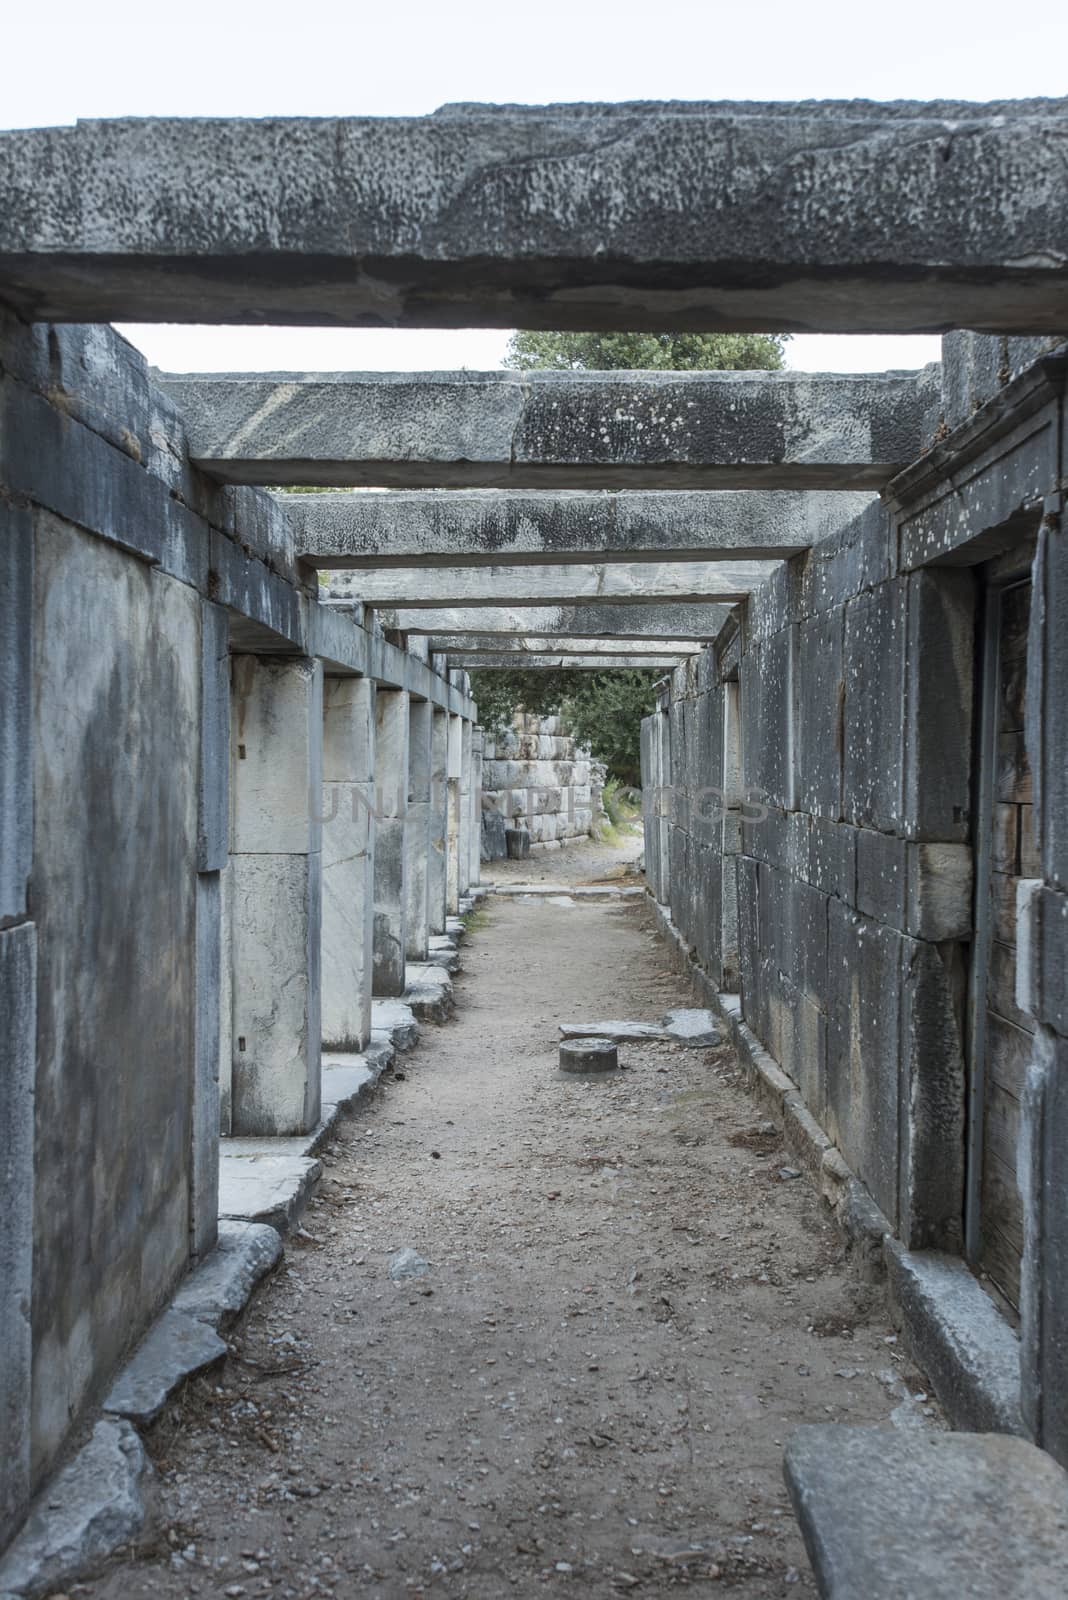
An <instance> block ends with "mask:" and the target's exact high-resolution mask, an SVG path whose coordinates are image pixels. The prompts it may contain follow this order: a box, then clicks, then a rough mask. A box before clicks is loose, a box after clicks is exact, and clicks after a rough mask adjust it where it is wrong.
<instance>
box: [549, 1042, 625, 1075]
mask: <svg viewBox="0 0 1068 1600" xmlns="http://www.w3.org/2000/svg"><path fill="white" fill-rule="evenodd" d="M559 1060H560V1071H561V1072H615V1070H616V1069H617V1067H618V1066H619V1052H618V1050H617V1049H616V1047H615V1045H614V1044H613V1042H612V1041H611V1040H610V1039H605V1038H599V1039H593V1038H590V1039H567V1040H565V1041H564V1043H563V1044H562V1045H561V1046H560V1055H559Z"/></svg>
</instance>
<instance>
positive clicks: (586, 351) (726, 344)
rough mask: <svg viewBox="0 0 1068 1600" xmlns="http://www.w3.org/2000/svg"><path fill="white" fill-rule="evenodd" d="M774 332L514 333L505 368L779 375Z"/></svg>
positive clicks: (779, 350) (778, 341)
mask: <svg viewBox="0 0 1068 1600" xmlns="http://www.w3.org/2000/svg"><path fill="white" fill-rule="evenodd" d="M786 337H787V336H786V335H784V334H778V333H529V332H522V331H521V332H519V333H513V335H512V337H511V339H510V340H509V342H508V351H507V354H506V355H505V358H504V363H503V364H504V366H506V367H518V368H519V369H520V370H521V371H531V370H533V369H534V368H551V369H553V370H555V371H559V372H583V371H598V372H607V371H620V370H623V371H640V370H644V371H647V372H749V371H753V370H763V371H766V372H777V371H778V370H779V369H780V368H781V366H782V364H783V349H784V346H785V343H786Z"/></svg>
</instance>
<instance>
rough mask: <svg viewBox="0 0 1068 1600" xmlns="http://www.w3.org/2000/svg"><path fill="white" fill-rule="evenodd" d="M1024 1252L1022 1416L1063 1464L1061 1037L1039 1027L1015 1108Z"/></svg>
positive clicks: (1067, 1048) (1065, 1193)
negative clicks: (1021, 1096)
mask: <svg viewBox="0 0 1068 1600" xmlns="http://www.w3.org/2000/svg"><path fill="white" fill-rule="evenodd" d="M1020 1124H1021V1142H1020V1156H1019V1167H1018V1171H1019V1180H1020V1190H1021V1195H1022V1197H1023V1204H1024V1251H1023V1268H1022V1272H1021V1282H1020V1316H1021V1326H1020V1342H1021V1348H1022V1361H1021V1372H1022V1378H1023V1383H1022V1402H1023V1410H1024V1416H1025V1418H1026V1421H1027V1424H1028V1427H1029V1428H1030V1429H1031V1430H1032V1432H1033V1434H1034V1437H1035V1439H1036V1440H1037V1442H1038V1443H1039V1444H1041V1445H1042V1446H1043V1447H1044V1448H1045V1449H1046V1450H1049V1451H1050V1453H1051V1454H1052V1455H1054V1456H1055V1457H1056V1458H1057V1460H1058V1461H1059V1462H1060V1463H1061V1465H1062V1466H1065V1465H1068V1388H1066V1386H1065V1383H1064V1373H1065V1370H1066V1363H1068V1304H1066V1303H1068V1189H1066V1186H1065V1183H1064V1152H1065V1150H1066V1149H1068V1040H1066V1039H1064V1038H1062V1037H1060V1036H1058V1035H1057V1034H1056V1033H1054V1032H1053V1030H1052V1029H1051V1028H1044V1027H1040V1028H1039V1029H1038V1032H1037V1034H1036V1037H1035V1043H1034V1048H1033V1050H1032V1054H1031V1060H1030V1062H1029V1063H1028V1066H1027V1075H1026V1078H1025V1081H1024V1092H1023V1100H1022V1105H1021V1108H1020Z"/></svg>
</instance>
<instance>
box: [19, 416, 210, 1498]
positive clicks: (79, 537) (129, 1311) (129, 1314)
mask: <svg viewBox="0 0 1068 1600" xmlns="http://www.w3.org/2000/svg"><path fill="white" fill-rule="evenodd" d="M108 448H109V449H110V446H109V447H108ZM113 453H115V454H117V452H113ZM127 459H128V458H127ZM138 470H139V471H141V470H142V469H140V468H138ZM112 487H113V489H114V488H115V486H114V485H113V486H112ZM35 535H36V562H35V595H34V608H35V618H34V680H35V707H36V712H35V714H36V717H37V719H38V727H39V728H44V729H46V730H47V732H48V737H47V738H42V737H38V738H36V739H35V741H34V789H35V806H34V824H33V825H34V867H33V911H34V921H35V924H36V928H37V963H38V970H37V1021H36V1033H37V1046H36V1048H37V1064H36V1076H35V1114H36V1127H37V1136H36V1147H35V1158H34V1179H35V1194H34V1269H33V1272H34V1284H33V1313H32V1314H33V1324H34V1326H33V1339H34V1374H35V1375H34V1384H33V1400H34V1423H33V1430H34V1471H35V1472H39V1471H42V1470H43V1469H44V1468H45V1466H46V1465H47V1463H48V1462H49V1461H51V1460H53V1459H55V1456H56V1454H57V1452H58V1451H59V1450H60V1448H61V1447H62V1444H63V1442H64V1440H65V1439H66V1437H67V1435H68V1432H69V1429H70V1419H71V1417H72V1415H76V1414H78V1413H79V1411H80V1409H81V1407H82V1405H83V1404H84V1403H85V1401H86V1399H87V1396H88V1393H89V1391H90V1388H91V1387H92V1385H93V1384H94V1383H99V1382H101V1381H102V1380H103V1378H104V1377H105V1375H106V1374H108V1373H109V1372H111V1371H113V1370H114V1369H115V1367H116V1365H117V1364H118V1362H119V1361H120V1359H121V1358H122V1355H123V1354H124V1352H125V1351H126V1350H127V1349H128V1348H129V1345H130V1341H131V1340H132V1339H134V1338H136V1337H137V1336H138V1335H139V1334H140V1333H142V1332H143V1331H144V1329H145V1327H146V1326H147V1324H148V1322H149V1320H150V1318H151V1317H152V1316H153V1315H154V1313H155V1311H156V1310H157V1308H158V1307H159V1306H160V1305H161V1304H162V1303H163V1301H164V1300H165V1298H166V1297H167V1295H168V1294H169V1292H170V1290H171V1289H172V1287H173V1285H174V1283H175V1282H176V1281H177V1279H178V1278H179V1277H180V1276H181V1273H182V1272H183V1270H184V1268H185V1266H186V1264H187V1260H188V1253H189V1242H190V1235H189V1223H190V1215H189V1189H188V1177H189V1161H190V1151H191V1149H192V1140H193V1129H192V1115H193V1086H194V1082H195V1073H196V1024H197V993H196V985H197V949H196V883H197V874H196V871H195V867H196V858H197V767H198V756H199V746H200V731H199V709H200V707H199V698H200V694H199V691H200V611H201V601H200V598H199V596H198V595H197V594H196V592H195V591H194V590H192V589H190V588H189V587H188V586H187V585H185V584H182V583H179V582H177V581H176V580H175V579H174V578H172V577H170V576H168V575H166V574H164V573H162V572H160V571H158V570H157V569H154V568H151V567H149V566H147V565H146V564H145V562H144V561H141V560H133V559H131V558H130V556H129V555H128V554H125V553H124V552H123V551H121V550H119V549H117V548H116V547H115V546H114V545H111V544H108V543H106V542H105V541H103V540H101V539H96V538H92V537H91V536H89V535H88V534H85V533H84V532H81V531H79V530H78V529H76V528H73V527H71V526H69V525H67V524H65V523H62V522H60V521H59V520H58V519H56V518H55V517H52V516H50V515H49V514H47V513H44V512H38V513H36V515H35ZM72 797H76V799H74V800H72ZM132 974H136V981H132V977H131V975H132ZM74 1017H76V1018H77V1026H76V1027H75V1028H72V1026H71V1019H72V1018H74ZM149 1061H151V1063H152V1066H151V1067H149V1066H147V1065H146V1062H149ZM161 1061H162V1062H165V1070H164V1069H163V1068H162V1067H160V1065H159V1063H160V1062H161ZM72 1106H78V1107H80V1108H83V1109H84V1108H89V1110H88V1111H87V1112H86V1113H85V1114H84V1115H83V1114H82V1112H81V1111H79V1114H78V1115H76V1116H72V1111H71V1108H72ZM146 1129H153V1130H156V1134H157V1136H156V1137H154V1138H147V1137H146V1134H145V1130H146ZM132 1196H136V1203H135V1204H134V1203H131V1197H132ZM102 1218H106V1219H107V1223H106V1227H107V1248H106V1250H103V1251H102V1250H101V1249H100V1242H99V1240H100V1229H101V1227H102V1226H103V1224H102V1222H101V1219H102Z"/></svg>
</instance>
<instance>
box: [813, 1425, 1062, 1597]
mask: <svg viewBox="0 0 1068 1600" xmlns="http://www.w3.org/2000/svg"><path fill="white" fill-rule="evenodd" d="M784 1472H785V1477H786V1483H787V1487H788V1488H789V1490H790V1497H791V1499H792V1500H793V1504H794V1511H795V1513H796V1515H797V1520H798V1522H799V1523H800V1525H801V1531H802V1533H803V1534H804V1538H805V1544H806V1546H807V1549H808V1553H809V1558H810V1560H811V1562H812V1566H813V1570H814V1571H815V1574H816V1581H817V1583H818V1584H819V1589H820V1593H821V1595H823V1596H825V1597H826V1600H927V1597H930V1600H943V1597H945V1600H958V1597H960V1600H1064V1595H1065V1593H1066V1592H1068V1582H1066V1574H1068V1473H1066V1472H1065V1470H1064V1468H1063V1467H1060V1466H1058V1464H1057V1463H1056V1462H1055V1461H1054V1460H1053V1458H1052V1456H1049V1455H1047V1454H1046V1453H1045V1451H1042V1450H1039V1449H1037V1448H1036V1447H1035V1446H1034V1445H1033V1444H1030V1443H1028V1442H1027V1441H1025V1440H1023V1439H1015V1438H1012V1437H1010V1436H1009V1435H1006V1434H976V1433H938V1432H934V1431H932V1432H926V1431H923V1432H920V1431H913V1430H907V1431H906V1430H902V1431H897V1430H894V1429H891V1428H884V1427H836V1426H834V1425H826V1426H818V1427H804V1428H799V1429H798V1430H797V1432H796V1433H794V1434H793V1435H792V1436H791V1438H790V1439H789V1441H788V1443H787V1446H786V1456H785V1465H784Z"/></svg>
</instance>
